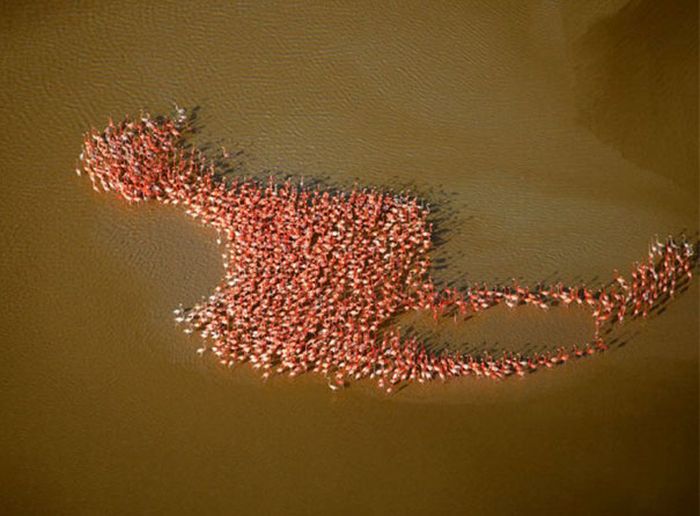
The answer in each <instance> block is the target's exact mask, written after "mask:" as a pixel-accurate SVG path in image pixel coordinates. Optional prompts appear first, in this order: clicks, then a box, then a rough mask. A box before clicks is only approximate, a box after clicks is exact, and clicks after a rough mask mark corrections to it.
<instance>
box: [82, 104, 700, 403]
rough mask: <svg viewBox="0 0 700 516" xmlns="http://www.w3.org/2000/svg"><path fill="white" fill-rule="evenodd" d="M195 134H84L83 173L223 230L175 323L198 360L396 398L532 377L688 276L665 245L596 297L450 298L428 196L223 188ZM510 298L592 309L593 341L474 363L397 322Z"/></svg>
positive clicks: (479, 292) (564, 293)
mask: <svg viewBox="0 0 700 516" xmlns="http://www.w3.org/2000/svg"><path fill="white" fill-rule="evenodd" d="M186 130H187V118H186V116H185V114H184V112H183V111H182V110H179V111H178V112H177V114H176V116H175V117H173V118H169V117H160V118H152V117H150V116H149V115H147V114H143V115H142V116H140V117H139V118H138V119H136V120H131V119H129V118H126V119H125V120H123V121H121V122H119V123H115V122H114V121H112V120H110V121H109V124H108V126H107V127H106V128H105V129H104V130H102V131H98V130H96V129H93V130H92V131H90V132H89V133H87V134H86V135H85V138H84V144H83V150H82V153H81V155H80V166H79V167H78V168H77V169H76V171H77V173H78V174H81V173H82V172H85V173H87V175H88V176H89V177H90V179H91V180H92V183H93V188H94V189H95V190H96V191H112V192H115V193H116V194H117V195H119V196H121V197H122V198H124V199H125V200H126V201H128V202H140V201H145V200H158V201H161V202H163V203H166V204H181V205H183V206H184V207H185V209H186V211H187V213H188V214H189V215H191V216H192V217H195V218H197V219H199V220H200V221H201V223H202V224H204V225H206V226H210V227H213V228H215V229H216V230H217V231H218V234H219V237H218V239H217V240H218V243H219V244H220V245H222V246H223V250H224V252H223V254H222V258H223V260H224V265H225V275H224V278H223V279H222V281H221V283H220V284H219V285H218V286H217V287H216V288H215V290H214V292H213V293H212V294H211V295H210V296H209V297H208V298H204V299H202V301H201V302H200V303H198V304H196V305H194V306H192V307H189V308H184V307H182V306H180V307H179V308H178V309H176V310H175V319H176V321H177V322H178V323H182V324H184V325H185V332H186V333H193V332H199V333H200V334H201V336H202V337H203V338H204V339H205V343H206V344H205V345H204V346H203V347H201V348H200V349H199V350H198V352H199V353H204V352H207V351H211V352H213V353H214V354H215V355H216V356H217V357H218V359H219V360H220V361H221V363H222V364H224V365H227V366H229V367H230V366H233V365H235V364H238V363H243V362H248V363H250V364H252V366H253V367H255V368H259V369H261V370H262V374H263V377H265V378H267V377H268V376H269V375H271V374H289V375H290V376H295V375H299V374H302V373H306V372H314V373H319V374H322V375H323V376H324V377H326V378H327V380H328V385H329V387H330V388H331V389H334V390H335V389H338V388H340V387H343V386H345V385H346V384H347V382H348V381H350V380H360V379H363V378H373V379H375V380H376V381H377V383H378V385H379V386H380V387H381V388H384V389H386V390H387V391H389V392H391V391H392V390H394V389H396V388H397V387H398V386H400V385H402V384H405V383H407V382H412V381H418V382H426V381H430V380H434V379H442V380H446V379H448V378H452V377H458V376H465V375H475V376H485V377H490V378H504V377H507V376H510V375H513V374H517V375H523V374H525V373H526V372H530V371H534V370H537V369H538V368H541V367H552V366H554V365H557V364H562V363H565V362H566V361H567V360H569V359H570V358H578V357H583V356H587V355H590V354H593V353H595V352H598V351H602V350H605V349H607V346H606V344H605V343H604V341H603V339H602V337H601V333H600V328H601V326H602V324H604V323H605V322H608V321H610V322H615V321H617V322H621V321H622V320H623V319H624V317H625V315H626V314H628V313H630V314H631V315H632V316H636V315H642V316H646V315H647V314H648V313H649V311H650V310H651V309H652V308H653V307H654V306H655V305H657V304H658V303H659V302H660V300H662V299H664V298H666V297H672V296H673V294H674V291H675V289H676V288H677V285H678V283H679V281H681V280H682V278H684V277H688V278H690V277H691V276H692V269H693V267H694V264H695V253H694V246H693V245H691V244H690V243H688V242H687V241H685V239H680V240H678V241H676V240H674V239H673V238H670V237H669V238H668V239H667V240H666V241H665V242H659V241H658V240H657V241H655V242H654V243H653V244H652V245H651V246H650V249H649V254H648V259H647V260H646V261H645V262H644V263H640V264H635V265H634V266H633V271H632V278H631V279H630V280H627V279H625V278H623V277H622V276H620V275H616V276H615V278H614V281H613V282H612V283H611V284H610V285H608V286H607V287H605V288H601V289H598V290H590V289H588V288H586V287H584V286H575V287H566V286H564V285H561V284H558V285H554V286H549V287H545V286H538V287H536V288H533V289H530V288H527V287H521V286H519V285H518V284H515V283H514V284H513V285H508V286H493V287H489V286H486V285H482V286H476V287H473V288H467V289H466V290H465V291H464V292H460V291H457V290H456V289H447V288H446V289H442V290H440V289H438V288H437V287H436V286H435V284H434V283H433V281H432V279H431V277H430V266H431V261H430V254H429V253H430V249H431V246H432V243H431V239H432V226H431V224H430V223H429V222H428V215H429V208H427V207H425V206H423V205H422V204H421V203H420V202H419V201H418V199H416V198H412V197H408V196H404V195H394V194H390V193H386V192H381V191H378V190H375V189H358V188H355V189H353V190H351V191H349V192H344V193H331V192H328V191H323V190H319V189H317V188H316V189H310V188H304V187H302V186H297V185H292V184H291V183H290V182H289V181H287V182H284V183H282V184H278V183H276V182H274V181H273V180H272V178H271V179H270V180H269V181H268V182H267V183H260V182H258V181H255V180H252V179H233V180H232V181H224V180H223V179H221V177H220V176H219V175H217V173H216V167H215V165H214V164H213V162H212V161H211V160H209V159H207V158H206V157H205V156H204V155H203V154H202V153H201V152H200V151H198V150H197V149H196V148H187V147H185V145H184V143H183V138H182V134H183V132H186ZM500 303H505V304H507V305H508V306H509V307H515V306H518V305H523V304H531V305H535V306H538V307H540V308H543V309H548V308H549V307H551V306H555V305H559V304H562V305H569V304H572V303H573V304H578V305H583V306H586V307H588V308H590V310H591V312H592V315H593V319H594V321H595V328H596V330H595V335H594V337H593V339H592V340H591V341H590V342H588V343H584V344H581V345H574V346H573V347H571V348H563V347H562V348H559V349H558V350H556V351H553V352H547V353H539V354H533V355H531V356H523V355H520V354H513V353H503V354H502V355H500V356H492V355H490V354H483V355H480V356H471V355H468V354H464V353H459V352H456V351H441V352H437V351H432V350H430V349H429V348H427V347H426V346H425V345H424V344H423V343H421V342H419V341H418V340H417V339H415V338H413V337H403V336H402V335H401V333H400V330H399V329H397V328H394V327H393V326H392V325H391V324H390V323H391V319H392V318H393V317H394V316H396V315H398V314H400V313H402V312H405V311H408V310H421V311H427V312H429V313H432V316H433V317H434V318H435V319H438V318H440V317H445V316H451V317H453V318H455V319H458V318H465V317H467V316H469V315H471V314H473V313H474V312H479V311H482V310H485V309H488V308H490V307H493V306H495V305H498V304H500Z"/></svg>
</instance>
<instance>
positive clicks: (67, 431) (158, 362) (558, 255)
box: [0, 0, 699, 515]
mask: <svg viewBox="0 0 700 516" xmlns="http://www.w3.org/2000/svg"><path fill="white" fill-rule="evenodd" d="M671 4H672V5H671ZM697 9H698V8H697V4H696V3H694V2H691V1H680V2H673V3H671V2H654V1H652V0H642V1H633V2H629V3H627V2H625V1H614V0H599V1H595V2H585V3H578V2H575V3H566V4H564V3H562V4H559V3H557V2H551V1H530V2H515V1H513V2H508V1H498V2H477V1H467V2H455V3H447V2H431V3H429V5H419V4H417V3H401V4H398V5H395V4H392V5H384V4H378V3H372V2H366V3H365V2H359V3H358V2H344V3H326V2H319V3H315V2H311V3H306V2H305V3H302V4H290V3H265V4H261V3H258V2H239V3H236V4H229V3H213V2H198V1H193V2H186V3H185V2H179V3H176V2H160V3H158V5H157V6H156V5H149V3H146V2H119V3H117V2H112V3H110V2H106V3H104V2H103V3H102V4H101V5H97V4H93V3H84V4H80V6H79V7H74V8H68V7H58V6H57V4H55V3H51V2H41V1H39V2H32V3H27V4H26V5H24V3H23V2H14V3H7V4H3V6H2V7H0V58H1V59H2V68H3V74H2V75H1V76H0V115H1V116H2V121H3V126H2V129H0V149H1V150H0V153H2V158H3V159H2V163H3V167H2V177H1V181H2V187H1V188H0V245H1V247H2V253H1V254H0V274H1V275H2V284H3V289H2V293H3V295H2V302H1V303H0V309H1V314H2V315H1V316H0V339H1V341H2V355H1V360H0V408H1V413H2V424H1V425H0V507H2V511H0V512H3V513H4V514H27V513H38V514H112V513H113V514H132V513H149V514H150V513H155V514H189V513H201V514H290V515H291V514H331V513H336V514H419V513H420V514H518V515H520V514H561V513H567V514H572V515H573V514H585V515H590V514H695V513H697V510H698V451H699V450H698V293H699V289H698V282H697V281H695V282H693V283H692V284H691V285H690V288H689V289H688V290H687V291H685V292H683V293H682V294H680V295H679V296H678V297H677V299H676V300H674V301H673V302H672V303H669V304H668V305H667V306H666V309H665V311H663V313H661V314H658V315H656V316H654V317H650V318H649V319H648V320H644V321H632V322H629V323H627V324H625V325H624V326H623V327H622V328H620V329H619V330H616V337H617V341H616V345H614V346H613V347H612V349H611V350H610V351H609V352H608V353H605V354H603V355H599V356H594V357H592V358H590V359H587V360H583V361H578V362H576V363H574V364H570V365H567V366H565V367H560V368H555V369H553V370H548V371H546V372H542V373H537V374H534V375H529V376H527V377H525V378H523V379H512V380H509V381H505V382H491V381H486V380H483V381H478V380H476V379H471V378H470V379H464V380H463V381H455V382H450V383H447V384H444V385H441V384H437V383H436V384H435V385H429V386H421V385H414V386H410V387H409V388H407V389H404V390H402V391H400V392H399V393H397V394H395V395H392V396H387V395H385V394H383V393H382V392H380V391H378V390H377V389H376V388H374V386H373V385H371V384H368V383H361V384H358V385H352V386H351V387H350V388H349V389H346V390H344V391H341V392H331V391H330V390H329V389H328V388H327V387H326V385H325V383H324V382H323V381H322V380H319V379H318V378H315V377H302V378H296V379H293V380H291V379H288V378H272V379H271V380H270V381H268V382H262V381H261V380H260V379H259V376H258V375H257V374H256V373H255V372H253V371H251V370H250V369H247V368H240V369H235V370H234V371H230V370H228V369H225V368H222V367H220V366H219V365H218V364H217V363H216V362H215V360H213V359H212V358H211V357H204V358H200V357H198V356H197V354H196V353H195V352H194V350H195V349H196V348H197V347H198V346H199V341H198V338H196V337H188V336H186V335H184V334H183V333H182V332H181V331H180V330H179V329H178V328H177V327H176V326H175V325H174V323H173V321H172V319H171V310H172V309H173V308H174V307H176V306H177V305H178V304H179V303H181V302H183V303H188V302H192V301H196V300H197V299H199V297H200V296H202V295H205V294H207V293H208V292H209V291H210V290H211V289H212V287H213V286H214V285H215V284H216V282H217V281H218V279H219V277H220V275H221V273H222V265H221V261H220V258H219V253H220V251H219V250H218V248H217V246H216V244H215V241H214V235H213V234H212V233H211V232H208V231H205V230H203V229H202V228H201V227H199V226H198V225H197V224H196V223H194V222H193V221H191V220H190V219H188V218H186V217H184V216H183V213H182V212H181V211H179V210H177V209H174V208H167V207H163V206H156V205H155V204H153V205H143V206H128V205H126V204H124V203H121V202H119V201H117V200H116V199H115V198H114V197H113V196H109V195H98V194H96V193H94V192H93V191H92V189H91V188H90V185H89V182H88V181H87V180H86V178H79V177H76V175H75V174H74V173H73V169H74V167H75V160H76V158H77V155H78V153H79V152H80V144H81V135H82V133H83V132H84V131H86V130H87V129H89V128H90V127H91V126H96V127H102V126H103V125H104V124H105V123H106V121H107V117H108V116H113V117H115V118H119V117H122V116H123V115H124V114H126V113H131V114H137V113H138V111H139V110H140V109H141V108H144V109H147V110H150V112H151V113H153V114H159V113H165V112H167V111H169V110H170V109H171V108H172V103H173V102H177V103H178V104H180V105H183V106H187V107H190V108H193V107H197V108H198V109H197V115H198V123H199V124H200V126H201V128H202V130H201V132H200V133H199V134H198V135H197V139H198V142H199V143H202V144H204V143H206V142H209V143H210V144H211V146H212V152H214V151H216V150H217V147H218V146H221V145H223V146H224V147H226V149H228V150H230V151H241V153H240V155H239V156H238V157H237V158H236V163H237V165H238V169H239V171H240V173H245V174H251V175H260V174H263V173H265V171H271V172H273V173H279V174H290V175H292V176H294V177H301V176H304V177H306V178H311V179H313V178H322V179H323V181H324V182H325V183H327V184H330V185H333V186H336V187H350V186H351V185H352V184H353V183H355V182H356V183H358V184H360V185H373V186H378V187H381V188H387V189H393V190H401V189H410V190H411V191H412V192H414V193H416V194H417V195H419V196H421V197H422V198H425V199H427V200H429V201H430V202H431V203H433V204H434V205H435V206H438V207H439V208H440V209H441V213H442V214H444V217H442V219H441V222H440V225H439V226H438V230H439V231H440V232H441V233H440V235H441V238H442V239H443V240H444V243H442V244H441V245H440V246H439V248H438V249H437V250H436V252H435V254H434V257H435V259H436V263H437V264H438V267H437V268H436V270H435V271H434V274H435V277H436V278H437V279H439V280H441V281H445V282H447V281H481V280H484V281H489V282H492V281H509V280H510V278H513V277H515V278H518V279H519V280H520V281H523V282H526V283H530V284H534V283H536V282H537V281H542V280H547V281H551V280H562V281H566V282H572V281H585V282H588V283H590V284H596V283H598V282H601V283H602V282H604V281H606V280H607V279H608V278H610V277H611V275H612V273H613V270H614V269H619V270H621V271H622V272H627V271H628V270H629V266H630V264H631V263H632V262H633V261H634V260H637V259H641V258H643V257H644V256H645V254H646V251H647V244H648V242H649V240H650V238H651V237H652V236H653V235H655V234H660V235H662V236H663V235H666V234H669V233H674V234H678V233H680V232H681V231H685V232H686V233H687V234H689V235H694V234H696V232H697V230H698V152H697V143H698V126H697V120H698V100H697V89H698V41H697V29H698V27H697V20H698V12H697ZM580 315H581V314H580V313H577V312H576V310H569V311H567V310H564V309H562V310H553V311H551V312H550V313H548V314H542V313H541V312H539V311H536V310H529V309H523V310H515V311H508V310H505V309H504V310H501V309H500V308H499V309H494V310H490V311H488V312H487V313H484V314H481V315H480V316H478V317H475V318H473V319H471V320H469V321H467V322H465V323H460V324H458V325H453V326H449V327H446V328H443V327H441V328H433V329H431V330H430V332H432V334H435V335H437V334H439V338H441V339H443V340H444V341H446V342H447V343H448V344H452V345H455V346H470V347H479V346H483V347H485V348H492V347H495V348H499V349H500V348H510V349H519V348H523V347H526V346H528V345H538V344H541V343H551V342H553V341H555V340H557V339H564V340H567V341H568V340H570V339H571V338H576V336H577V335H579V336H581V337H582V338H583V339H584V340H585V339H586V338H588V336H589V335H590V332H591V331H592V328H591V324H590V323H589V321H588V318H586V317H583V318H582V317H581V316H580Z"/></svg>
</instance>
